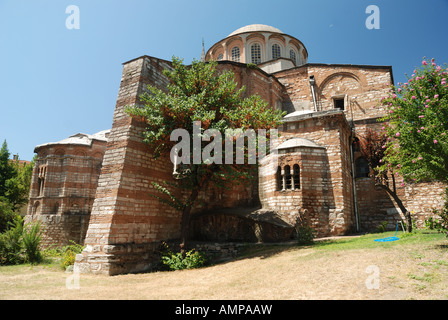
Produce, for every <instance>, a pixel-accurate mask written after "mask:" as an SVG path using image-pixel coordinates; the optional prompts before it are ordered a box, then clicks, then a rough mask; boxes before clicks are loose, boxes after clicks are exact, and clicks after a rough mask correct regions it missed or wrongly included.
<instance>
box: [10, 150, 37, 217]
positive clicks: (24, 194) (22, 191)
mask: <svg viewBox="0 0 448 320" xmlns="http://www.w3.org/2000/svg"><path fill="white" fill-rule="evenodd" d="M10 166H12V167H13V168H14V172H15V175H14V176H13V177H12V178H10V179H9V180H7V181H6V183H5V185H6V193H5V196H6V197H7V198H8V199H9V202H10V203H11V204H12V205H13V209H14V210H18V209H20V207H22V206H23V205H24V204H26V203H27V202H28V196H29V193H30V186H31V177H32V175H33V167H34V159H33V161H32V162H31V163H23V162H20V161H19V159H16V160H13V161H11V162H10Z"/></svg>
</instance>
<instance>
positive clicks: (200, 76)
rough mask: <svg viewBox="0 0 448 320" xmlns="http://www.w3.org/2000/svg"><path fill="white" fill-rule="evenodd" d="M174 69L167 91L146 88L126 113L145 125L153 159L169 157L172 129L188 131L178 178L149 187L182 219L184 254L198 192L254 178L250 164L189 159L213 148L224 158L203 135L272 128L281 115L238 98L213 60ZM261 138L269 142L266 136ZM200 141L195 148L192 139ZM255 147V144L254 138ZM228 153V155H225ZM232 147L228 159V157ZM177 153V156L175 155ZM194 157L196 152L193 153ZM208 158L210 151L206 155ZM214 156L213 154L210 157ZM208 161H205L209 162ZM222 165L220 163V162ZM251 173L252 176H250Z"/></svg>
mask: <svg viewBox="0 0 448 320" xmlns="http://www.w3.org/2000/svg"><path fill="white" fill-rule="evenodd" d="M172 64H173V69H172V70H165V71H164V74H165V76H166V77H167V78H168V79H169V81H170V84H169V85H168V87H167V91H163V90H160V89H158V88H155V87H152V86H148V92H147V93H145V94H143V95H142V96H141V100H142V101H143V102H145V106H144V107H128V108H127V112H128V113H129V114H131V115H132V116H134V117H138V118H140V119H144V121H146V130H145V131H144V137H143V140H144V141H145V142H146V143H148V144H149V145H151V146H152V148H153V150H154V156H155V157H159V156H161V155H165V156H166V155H168V154H170V151H171V150H172V148H173V147H175V146H176V145H177V141H171V139H170V138H171V134H172V132H173V131H174V130H176V129H183V130H186V132H188V133H189V141H188V144H189V146H192V148H191V149H189V150H184V149H182V154H181V158H182V159H183V160H186V159H190V160H192V161H185V162H186V165H185V162H184V163H183V164H182V166H181V167H180V169H179V172H178V173H177V175H176V178H177V180H175V181H174V182H171V183H170V182H167V183H165V184H164V185H160V184H156V183H154V184H153V185H154V186H155V188H156V189H157V190H158V191H159V192H160V193H159V195H157V197H158V198H159V200H160V201H162V202H165V203H168V204H169V205H171V206H172V207H174V208H175V209H176V210H179V211H181V212H182V219H181V251H182V252H183V253H184V254H185V253H186V249H187V239H188V234H189V230H188V228H189V224H190V218H191V209H192V207H193V205H194V204H195V202H196V200H197V198H198V195H199V192H200V191H201V190H203V189H204V188H205V187H206V186H207V185H210V184H211V183H213V184H216V185H219V186H226V185H228V184H229V183H233V184H234V183H235V182H236V181H237V179H242V178H249V177H250V176H254V174H253V169H254V166H253V165H252V166H250V165H248V163H247V160H248V158H247V153H246V152H245V153H244V154H245V157H246V158H245V164H244V165H242V164H227V165H226V164H223V163H220V161H219V160H218V161H207V159H206V160H204V159H201V161H194V157H195V152H198V148H200V150H203V148H204V147H205V146H206V145H209V146H210V144H212V145H214V146H215V147H216V148H214V149H213V150H214V152H216V150H219V151H222V154H218V156H219V155H222V157H220V158H221V159H224V158H225V157H226V156H227V155H229V151H228V150H226V148H225V147H224V146H225V145H224V143H225V142H224V140H225V139H222V140H221V141H219V140H218V139H217V138H216V136H215V137H213V138H212V137H208V139H209V141H212V142H204V141H205V140H207V139H204V138H205V136H206V130H209V131H208V132H214V133H220V134H221V137H222V136H224V135H225V132H226V130H228V129H237V128H240V129H243V130H246V129H253V130H258V129H266V130H268V129H271V128H276V127H278V125H279V124H280V123H281V121H282V116H283V114H282V112H281V111H279V110H274V109H273V108H271V107H269V106H268V105H267V103H266V102H265V101H263V100H262V99H261V98H260V97H259V96H250V97H247V98H243V93H244V91H245V88H244V87H243V88H241V89H238V88H237V83H236V82H235V75H234V74H233V73H232V72H230V71H221V72H218V71H217V69H216V66H217V63H216V62H209V63H205V62H200V61H193V63H192V64H191V66H185V65H184V64H183V61H182V60H181V59H178V58H173V61H172ZM197 121H199V123H200V131H199V132H195V122H197ZM267 133H268V134H267V135H266V138H267V139H269V138H270V137H269V132H267ZM198 138H199V139H200V140H199V141H200V146H198V145H197V144H196V143H195V139H196V141H197V139H198ZM257 145H258V140H257ZM226 151H227V154H226ZM233 152H234V151H233V148H232V154H230V156H232V159H234V158H233V155H234V154H233ZM179 154H180V152H179ZM196 154H197V153H196ZM210 154H211V153H210ZM213 155H214V156H216V154H215V153H214V154H213ZM208 160H210V159H208ZM223 162H224V161H223ZM251 170H252V172H251Z"/></svg>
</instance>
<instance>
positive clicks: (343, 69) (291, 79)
mask: <svg viewBox="0 0 448 320" xmlns="http://www.w3.org/2000/svg"><path fill="white" fill-rule="evenodd" d="M275 76H276V77H277V78H278V79H279V81H280V82H281V83H282V84H283V85H284V86H285V87H286V92H287V96H288V99H287V100H286V101H285V103H284V108H285V110H288V111H289V112H293V111H297V110H314V102H313V95H312V91H311V86H310V83H309V78H310V76H314V78H315V81H316V84H315V96H316V102H317V110H318V111H326V110H331V109H333V108H334V102H333V98H334V97H341V98H344V100H345V109H344V113H345V115H346V117H347V119H354V120H360V119H367V118H376V117H379V116H381V115H382V114H383V113H384V109H383V108H382V107H380V106H379V100H380V99H381V97H383V96H386V95H387V93H388V91H389V85H390V84H391V83H392V82H393V81H392V73H391V69H390V68H389V67H369V66H352V65H325V64H306V65H304V66H303V67H300V68H294V69H290V70H286V71H281V72H278V73H276V74H275Z"/></svg>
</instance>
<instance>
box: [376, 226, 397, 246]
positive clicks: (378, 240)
mask: <svg viewBox="0 0 448 320" xmlns="http://www.w3.org/2000/svg"><path fill="white" fill-rule="evenodd" d="M397 232H398V223H397V227H396V228H395V236H393V237H387V238H381V239H375V240H374V241H375V242H389V241H397V240H400V238H398V237H397Z"/></svg>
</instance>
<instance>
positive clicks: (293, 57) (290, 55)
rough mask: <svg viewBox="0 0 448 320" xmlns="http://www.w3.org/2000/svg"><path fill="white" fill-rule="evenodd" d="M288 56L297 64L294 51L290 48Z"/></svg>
mask: <svg viewBox="0 0 448 320" xmlns="http://www.w3.org/2000/svg"><path fill="white" fill-rule="evenodd" d="M289 58H290V59H291V60H292V62H294V64H295V65H297V59H296V52H295V51H294V50H292V49H291V50H290V51H289Z"/></svg>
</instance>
